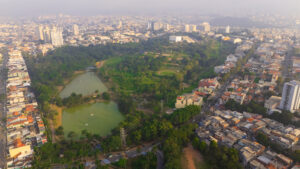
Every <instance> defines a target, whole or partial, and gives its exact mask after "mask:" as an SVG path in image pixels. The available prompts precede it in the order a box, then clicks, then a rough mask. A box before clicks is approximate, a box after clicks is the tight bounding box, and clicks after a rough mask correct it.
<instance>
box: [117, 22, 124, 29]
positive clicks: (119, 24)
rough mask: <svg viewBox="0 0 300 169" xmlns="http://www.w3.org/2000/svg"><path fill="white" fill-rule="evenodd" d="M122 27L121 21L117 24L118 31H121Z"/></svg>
mask: <svg viewBox="0 0 300 169" xmlns="http://www.w3.org/2000/svg"><path fill="white" fill-rule="evenodd" d="M122 26H123V23H122V21H119V23H118V29H121V28H122Z"/></svg>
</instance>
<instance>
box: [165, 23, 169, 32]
mask: <svg viewBox="0 0 300 169" xmlns="http://www.w3.org/2000/svg"><path fill="white" fill-rule="evenodd" d="M164 30H165V31H169V30H170V25H169V24H167V23H166V24H164Z"/></svg>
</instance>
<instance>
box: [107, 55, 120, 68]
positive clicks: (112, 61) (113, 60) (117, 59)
mask: <svg viewBox="0 0 300 169" xmlns="http://www.w3.org/2000/svg"><path fill="white" fill-rule="evenodd" d="M121 61H122V57H114V58H110V59H107V60H106V61H105V64H104V65H105V66H113V65H116V64H118V63H120V62H121Z"/></svg>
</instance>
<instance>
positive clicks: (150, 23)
mask: <svg viewBox="0 0 300 169" xmlns="http://www.w3.org/2000/svg"><path fill="white" fill-rule="evenodd" d="M151 29H152V22H150V21H149V22H148V24H147V30H151Z"/></svg>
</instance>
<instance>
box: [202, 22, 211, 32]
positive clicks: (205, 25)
mask: <svg viewBox="0 0 300 169" xmlns="http://www.w3.org/2000/svg"><path fill="white" fill-rule="evenodd" d="M202 26H203V27H204V32H210V24H209V23H208V22H203V23H202Z"/></svg>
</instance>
